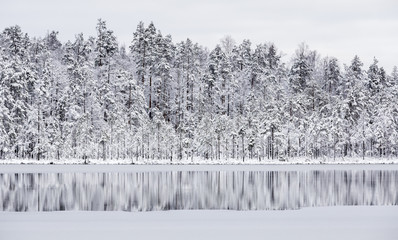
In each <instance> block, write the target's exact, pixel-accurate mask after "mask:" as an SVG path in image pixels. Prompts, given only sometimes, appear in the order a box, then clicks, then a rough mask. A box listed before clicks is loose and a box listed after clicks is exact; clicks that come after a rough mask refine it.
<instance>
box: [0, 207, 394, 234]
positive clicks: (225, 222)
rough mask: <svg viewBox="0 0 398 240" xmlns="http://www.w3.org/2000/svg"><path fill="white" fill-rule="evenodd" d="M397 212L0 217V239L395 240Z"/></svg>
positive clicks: (383, 209)
mask: <svg viewBox="0 0 398 240" xmlns="http://www.w3.org/2000/svg"><path fill="white" fill-rule="evenodd" d="M397 223H398V207H385V206H384V207H321V208H304V209H301V210H292V211H248V212H244V211H165V212H134V213H131V212H41V213H33V212H27V213H16V212H0V239H1V240H3V239H4V240H25V239H29V240H35V239H37V240H47V239H48V240H49V239H51V240H53V239H57V240H62V239H65V240H70V239H73V240H78V239H85V240H87V239H95V240H100V239H106V240H109V239H172V240H178V239H184V240H187V239H190V240H192V239H201V240H202V239H228V240H232V239H239V240H242V239H289V240H290V239H305V240H312V239H314V240H315V239H316V240H319V239H323V240H328V239H330V240H337V239H350V240H356V239H358V240H366V239H369V240H374V239H379V240H390V239H391V240H396V239H397V236H398V224H397Z"/></svg>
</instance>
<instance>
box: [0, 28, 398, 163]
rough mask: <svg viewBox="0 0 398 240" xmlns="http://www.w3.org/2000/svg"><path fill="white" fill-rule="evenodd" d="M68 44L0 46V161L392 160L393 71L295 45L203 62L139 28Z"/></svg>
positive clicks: (395, 126) (208, 56)
mask: <svg viewBox="0 0 398 240" xmlns="http://www.w3.org/2000/svg"><path fill="white" fill-rule="evenodd" d="M96 29H97V36H95V37H85V36H83V34H77V35H76V38H75V39H74V40H72V41H68V42H66V43H61V42H60V41H59V40H58V39H57V32H50V33H49V34H47V36H45V37H44V38H32V37H29V36H28V35H27V34H26V33H24V32H22V30H21V29H20V27H19V26H12V27H8V28H6V29H5V30H4V31H3V32H2V33H1V34H0V52H1V55H0V158H2V159H18V158H25V159H26V158H32V159H37V160H41V159H81V162H85V161H86V160H90V159H102V160H104V161H106V160H109V159H128V160H129V162H136V161H137V162H143V161H145V159H148V160H149V159H157V160H162V161H163V160H167V161H169V162H175V161H181V160H190V159H191V160H193V159H206V160H207V159H209V160H215V161H220V160H223V161H228V160H229V159H233V161H235V160H236V159H239V161H246V160H248V159H256V160H258V161H264V160H265V159H278V160H283V161H288V160H289V159H291V158H297V157H304V158H308V159H319V158H320V159H335V158H337V159H347V158H362V159H364V158H368V157H372V158H391V157H396V156H397V155H398V142H397V140H398V121H397V119H398V95H397V93H398V89H397V88H398V84H397V83H398V69H397V68H396V67H395V68H394V70H393V72H392V73H391V74H390V75H389V74H387V73H386V72H385V71H384V69H383V68H382V67H380V66H378V62H377V60H376V59H375V60H374V63H373V64H372V65H371V66H369V67H368V68H366V67H364V66H363V64H362V63H361V61H360V59H359V58H358V57H357V56H355V57H354V59H353V61H352V62H351V63H350V64H349V65H344V66H343V67H342V66H341V63H339V62H338V60H337V59H335V58H333V57H326V58H321V57H320V55H319V54H318V53H317V52H315V51H312V50H310V49H309V48H308V47H307V46H306V45H304V44H302V45H300V46H299V48H298V49H297V51H296V53H295V54H294V55H293V56H292V58H291V61H289V62H282V61H281V54H280V52H279V51H278V50H277V48H276V46H275V45H274V44H272V43H264V44H259V45H257V46H252V45H251V43H250V41H249V40H244V41H243V42H242V43H241V44H236V43H235V42H234V41H233V39H232V38H230V37H226V38H224V39H223V40H222V41H221V42H220V45H219V46H217V47H215V48H214V49H212V50H211V51H209V50H207V49H206V48H203V47H201V46H200V45H198V44H197V43H194V42H192V41H191V40H189V39H187V40H186V41H183V42H180V43H174V42H173V41H172V38H171V36H169V35H167V36H164V35H162V34H161V32H160V31H159V30H157V29H156V28H155V26H154V24H153V23H150V24H149V25H148V26H145V25H144V24H143V23H140V24H139V25H138V27H137V30H136V31H135V32H132V33H131V40H132V41H131V45H130V46H119V44H118V43H117V39H116V36H115V35H114V33H113V31H112V30H109V29H108V28H107V26H106V23H105V21H103V20H99V21H98V24H97V28H96Z"/></svg>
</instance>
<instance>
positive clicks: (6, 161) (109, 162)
mask: <svg viewBox="0 0 398 240" xmlns="http://www.w3.org/2000/svg"><path fill="white" fill-rule="evenodd" d="M9 164H11V165H15V164H28V165H31V164H33V165H323V164H325V165H351V164H358V165H363V164H398V158H390V159H386V158H381V159H380V158H365V160H363V159H362V158H346V159H341V158H339V159H336V160H333V159H308V158H293V159H289V160H287V161H279V160H269V159H266V160H258V159H249V160H245V161H242V160H241V159H228V160H226V159H223V160H210V159H198V158H194V159H193V160H191V159H183V160H173V161H170V160H169V159H167V160H166V159H161V160H153V159H139V160H138V161H137V160H136V159H107V160H102V159H89V160H87V163H85V162H84V160H82V159H73V158H70V159H59V160H57V159H53V160H51V159H42V160H40V161H37V160H36V159H4V160H0V165H9Z"/></svg>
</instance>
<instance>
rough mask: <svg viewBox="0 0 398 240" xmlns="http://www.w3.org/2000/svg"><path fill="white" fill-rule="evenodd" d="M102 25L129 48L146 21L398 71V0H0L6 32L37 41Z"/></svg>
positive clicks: (170, 29) (0, 25)
mask: <svg viewBox="0 0 398 240" xmlns="http://www.w3.org/2000/svg"><path fill="white" fill-rule="evenodd" d="M98 18H102V19H104V20H106V21H107V25H108V28H109V29H111V30H113V31H114V32H115V34H116V36H117V37H118V40H119V42H121V43H125V45H126V46H128V45H129V44H130V42H131V40H132V36H133V32H134V31H135V29H136V26H137V24H138V22H139V21H144V22H145V24H146V25H147V24H149V22H150V21H153V22H154V24H155V26H156V27H157V29H160V30H161V32H162V33H163V34H164V35H165V34H171V35H172V37H173V40H174V42H177V41H181V40H184V39H186V38H187V37H189V38H191V39H192V40H193V41H195V42H198V43H199V44H201V45H203V46H206V47H208V48H209V49H212V48H213V47H214V46H215V45H216V44H217V43H219V41H220V39H221V38H222V37H224V36H225V35H231V36H232V37H233V38H234V39H235V40H236V41H237V43H240V42H241V41H242V40H243V39H250V40H251V41H252V42H253V44H254V45H255V44H258V43H263V42H274V43H275V44H276V46H277V47H278V49H279V50H281V51H283V52H284V53H287V54H289V56H290V54H292V53H293V52H294V50H295V49H296V48H297V46H298V44H299V43H301V42H306V43H307V44H308V45H309V46H310V48H311V49H313V50H317V51H318V53H320V54H321V55H322V56H335V57H337V58H338V59H339V60H340V62H341V63H350V61H351V60H352V58H353V57H354V55H355V54H357V55H358V56H359V57H360V58H361V60H362V61H363V62H364V63H365V68H366V69H367V67H368V65H369V64H370V63H371V62H372V61H373V57H374V56H375V57H376V58H377V59H378V60H379V65H380V66H383V67H385V69H386V71H387V72H388V73H391V70H392V67H393V66H395V65H398V0H297V1H296V0H239V1H238V0H200V1H190V0H185V1H184V0H163V1H162V0H140V1H131V0H130V1H129V0H111V1H109V0H62V1H59V0H0V29H1V31H2V30H3V29H4V28H6V27H9V26H12V25H15V24H18V25H20V26H21V28H22V30H23V31H24V32H27V33H28V34H29V35H30V36H36V37H40V36H45V34H46V33H47V32H48V31H51V30H57V31H59V32H60V34H59V37H60V39H61V40H62V41H67V40H73V39H74V36H75V34H77V33H80V32H83V33H84V34H85V35H86V36H88V35H92V36H94V35H95V26H96V23H97V19H98ZM287 60H288V59H287Z"/></svg>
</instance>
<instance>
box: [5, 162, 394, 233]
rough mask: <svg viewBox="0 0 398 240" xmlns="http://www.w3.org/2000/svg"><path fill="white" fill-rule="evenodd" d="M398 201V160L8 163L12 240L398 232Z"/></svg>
mask: <svg viewBox="0 0 398 240" xmlns="http://www.w3.org/2000/svg"><path fill="white" fill-rule="evenodd" d="M396 205H398V167H397V165H344V166H342V165H326V166H325V165H311V166H307V165H306V166H272V165H267V166H264V165H263V166H256V165H251V166H245V165H243V166H239V165H235V166H217V165H216V166H203V165H201V166H163V165H162V166H131V165H119V166H109V165H107V166H102V165H94V166H81V165H72V166H71V165H69V166H64V165H63V166H49V165H47V166H42V165H3V166H1V168H0V210H1V211H0V239H10V240H13V239H27V238H28V239H121V238H126V237H133V236H134V238H138V239H159V238H162V239H207V238H208V239H248V238H253V239H264V238H267V237H270V238H271V239H361V240H363V239H396V236H397V235H398V224H396V223H397V222H398V207H397V206H396ZM171 209H178V210H179V211H162V210H171ZM298 209H300V210H298ZM56 210H69V211H56ZM82 210H84V211H82ZM86 210H90V211H86ZM198 210H200V211H198ZM227 210H229V211H227ZM231 210H259V211H231ZM265 210H283V211H265Z"/></svg>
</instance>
